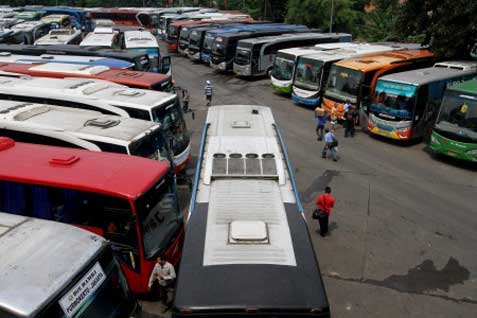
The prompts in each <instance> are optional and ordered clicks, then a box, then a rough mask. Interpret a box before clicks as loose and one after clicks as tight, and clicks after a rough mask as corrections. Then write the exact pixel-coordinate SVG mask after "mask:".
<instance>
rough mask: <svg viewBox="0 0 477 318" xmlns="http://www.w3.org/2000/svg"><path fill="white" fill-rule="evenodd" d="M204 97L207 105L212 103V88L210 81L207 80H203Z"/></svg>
mask: <svg viewBox="0 0 477 318" xmlns="http://www.w3.org/2000/svg"><path fill="white" fill-rule="evenodd" d="M204 91H205V99H206V100H207V106H210V105H211V104H212V95H213V94H214V90H213V88H212V83H211V82H210V81H209V80H207V81H205V88H204Z"/></svg>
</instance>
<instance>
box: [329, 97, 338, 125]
mask: <svg viewBox="0 0 477 318" xmlns="http://www.w3.org/2000/svg"><path fill="white" fill-rule="evenodd" d="M337 122H338V108H337V105H336V103H335V104H334V105H333V106H332V107H331V111H330V125H331V129H335V125H336V123H337Z"/></svg>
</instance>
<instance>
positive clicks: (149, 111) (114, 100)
mask: <svg viewBox="0 0 477 318" xmlns="http://www.w3.org/2000/svg"><path fill="white" fill-rule="evenodd" d="M0 99H10V100H17V101H23V102H29V103H40V104H50V105H58V106H66V107H74V108H81V109H89V110H97V111H100V112H102V113H108V114H115V115H120V116H123V115H124V114H126V116H130V117H132V118H138V119H143V120H149V121H153V122H156V123H159V124H161V128H162V130H163V132H164V135H165V137H166V140H167V142H168V143H169V147H170V149H171V150H172V152H173V153H174V164H175V166H176V171H184V170H185V167H186V165H187V163H188V162H189V161H190V159H191V144H190V135H189V133H188V131H187V127H186V123H185V119H184V116H183V113H182V107H181V105H180V101H179V99H178V97H177V95H176V94H170V93H165V92H158V91H151V90H144V89H136V88H134V89H132V88H129V87H127V86H124V85H119V84H114V83H111V82H107V81H102V80H93V79H79V78H64V79H57V78H43V77H29V76H19V77H17V76H0ZM119 112H121V113H119Z"/></svg>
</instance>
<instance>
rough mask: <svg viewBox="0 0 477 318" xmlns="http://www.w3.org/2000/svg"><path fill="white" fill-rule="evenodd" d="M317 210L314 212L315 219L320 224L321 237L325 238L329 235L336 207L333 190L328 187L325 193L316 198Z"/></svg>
mask: <svg viewBox="0 0 477 318" xmlns="http://www.w3.org/2000/svg"><path fill="white" fill-rule="evenodd" d="M316 206H317V209H316V210H315V211H313V219H318V223H320V235H321V236H322V237H324V236H325V235H326V234H327V233H328V224H329V216H330V213H331V208H333V207H334V206H335V199H334V198H333V196H332V195H331V188H330V187H326V188H325V193H322V194H320V195H319V196H318V197H317V198H316Z"/></svg>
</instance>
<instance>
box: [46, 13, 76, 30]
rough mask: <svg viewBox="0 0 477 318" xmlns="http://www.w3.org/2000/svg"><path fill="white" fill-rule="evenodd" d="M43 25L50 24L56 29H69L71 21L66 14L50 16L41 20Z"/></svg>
mask: <svg viewBox="0 0 477 318" xmlns="http://www.w3.org/2000/svg"><path fill="white" fill-rule="evenodd" d="M41 21H42V22H44V23H48V24H50V25H51V26H52V27H54V28H56V29H64V28H71V27H72V26H71V19H70V16H69V15H66V14H50V15H46V16H44V17H42V18H41Z"/></svg>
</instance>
